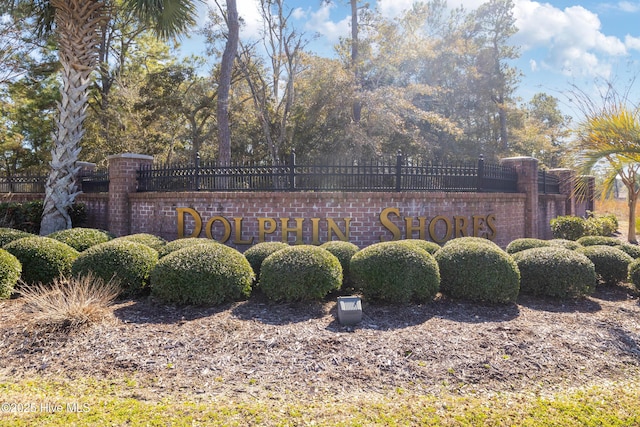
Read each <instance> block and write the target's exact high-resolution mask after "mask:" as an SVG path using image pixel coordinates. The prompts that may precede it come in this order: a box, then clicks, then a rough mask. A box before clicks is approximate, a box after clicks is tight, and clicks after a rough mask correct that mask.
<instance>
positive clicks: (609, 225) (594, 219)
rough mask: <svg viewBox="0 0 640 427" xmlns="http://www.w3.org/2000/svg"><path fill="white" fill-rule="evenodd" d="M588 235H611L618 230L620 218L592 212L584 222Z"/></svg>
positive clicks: (585, 231) (585, 232)
mask: <svg viewBox="0 0 640 427" xmlns="http://www.w3.org/2000/svg"><path fill="white" fill-rule="evenodd" d="M584 228H585V230H584V234H585V235H586V236H610V235H612V234H613V233H615V232H616V230H618V220H617V218H615V216H614V217H613V218H612V217H611V216H610V215H607V216H596V215H594V214H591V215H590V216H589V217H588V218H587V219H586V220H585V223H584Z"/></svg>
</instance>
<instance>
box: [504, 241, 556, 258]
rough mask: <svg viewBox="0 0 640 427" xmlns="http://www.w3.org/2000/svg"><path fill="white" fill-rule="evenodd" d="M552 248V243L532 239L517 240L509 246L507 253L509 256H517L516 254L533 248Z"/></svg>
mask: <svg viewBox="0 0 640 427" xmlns="http://www.w3.org/2000/svg"><path fill="white" fill-rule="evenodd" d="M547 246H551V243H550V242H549V241H547V240H542V239H534V238H531V237H526V238H521V239H515V240H513V241H511V243H509V244H508V245H507V248H506V251H507V253H508V254H515V253H516V252H520V251H524V250H527V249H532V248H544V247H547Z"/></svg>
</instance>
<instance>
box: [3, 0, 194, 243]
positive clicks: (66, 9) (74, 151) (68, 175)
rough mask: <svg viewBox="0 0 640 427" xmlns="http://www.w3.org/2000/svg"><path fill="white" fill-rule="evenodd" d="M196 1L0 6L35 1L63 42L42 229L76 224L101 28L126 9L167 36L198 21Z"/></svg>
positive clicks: (50, 1) (54, 0) (44, 26)
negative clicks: (80, 163)
mask: <svg viewBox="0 0 640 427" xmlns="http://www.w3.org/2000/svg"><path fill="white" fill-rule="evenodd" d="M197 1H200V0H0V6H2V7H0V10H10V11H11V10H16V8H17V7H18V6H25V5H26V6H31V7H32V10H33V11H34V14H35V15H37V16H36V18H37V19H38V21H39V22H40V23H41V30H42V32H43V33H47V32H52V33H53V35H54V36H55V37H56V40H57V43H58V56H59V60H60V65H61V69H62V76H61V78H62V84H61V87H60V92H61V101H60V103H59V104H58V112H59V116H58V120H57V126H56V129H55V130H54V133H53V139H54V141H53V149H52V151H51V171H50V174H49V178H48V180H47V184H46V190H45V200H44V211H43V215H42V223H41V228H40V234H42V235H47V234H50V233H52V232H54V231H57V230H61V229H65V228H70V227H71V219H70V218H69V214H68V213H67V209H68V207H69V206H71V205H72V204H73V202H74V200H75V198H76V196H77V195H78V194H79V192H80V191H79V189H78V185H77V183H76V177H77V174H78V171H79V168H78V167H77V166H76V162H77V160H78V154H79V153H80V149H81V146H80V141H81V139H82V136H83V134H84V128H83V121H84V119H85V117H86V108H87V100H88V88H89V84H90V83H91V74H92V73H93V71H94V70H95V69H96V66H97V65H98V64H97V60H98V54H99V46H100V42H101V37H102V33H103V31H102V29H103V28H104V26H105V25H106V23H107V22H108V20H109V19H110V16H111V11H112V10H113V8H115V7H122V8H126V9H127V10H128V11H130V12H131V14H132V15H134V16H136V17H137V18H138V19H140V20H141V22H143V23H145V24H147V25H149V27H150V28H151V29H153V30H154V31H155V32H156V33H157V35H158V36H159V37H162V38H168V37H172V36H175V35H179V34H180V33H182V32H184V31H185V30H186V29H187V28H189V26H191V25H193V24H194V23H195V16H196V2H197Z"/></svg>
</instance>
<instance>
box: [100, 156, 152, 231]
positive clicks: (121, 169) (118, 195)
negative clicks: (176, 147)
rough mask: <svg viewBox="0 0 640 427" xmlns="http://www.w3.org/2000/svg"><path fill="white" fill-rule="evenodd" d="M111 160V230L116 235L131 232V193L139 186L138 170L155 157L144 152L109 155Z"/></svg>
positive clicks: (109, 160) (109, 221)
mask: <svg viewBox="0 0 640 427" xmlns="http://www.w3.org/2000/svg"><path fill="white" fill-rule="evenodd" d="M108 162H109V220H108V225H109V231H110V232H112V233H113V234H115V235H116V236H124V235H127V234H130V232H131V210H130V206H129V193H134V192H135V191H136V189H137V186H138V181H137V179H136V171H138V169H140V168H141V166H143V165H150V164H152V163H153V157H151V156H145V155H142V154H132V153H125V154H118V155H114V156H109V157H108Z"/></svg>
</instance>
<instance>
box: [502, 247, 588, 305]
mask: <svg viewBox="0 0 640 427" xmlns="http://www.w3.org/2000/svg"><path fill="white" fill-rule="evenodd" d="M513 259H514V260H515V261H516V263H517V264H518V269H519V270H520V292H521V293H523V294H527V295H544V296H550V297H557V298H580V297H584V296H587V295H589V294H591V293H592V292H593V291H594V290H595V288H596V270H595V267H594V265H593V263H592V262H591V261H590V260H589V258H587V257H586V256H584V255H582V254H580V253H578V252H576V251H572V250H569V249H565V248H561V247H548V248H544V247H540V248H532V249H527V250H524V251H521V252H518V253H515V254H514V255H513Z"/></svg>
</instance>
